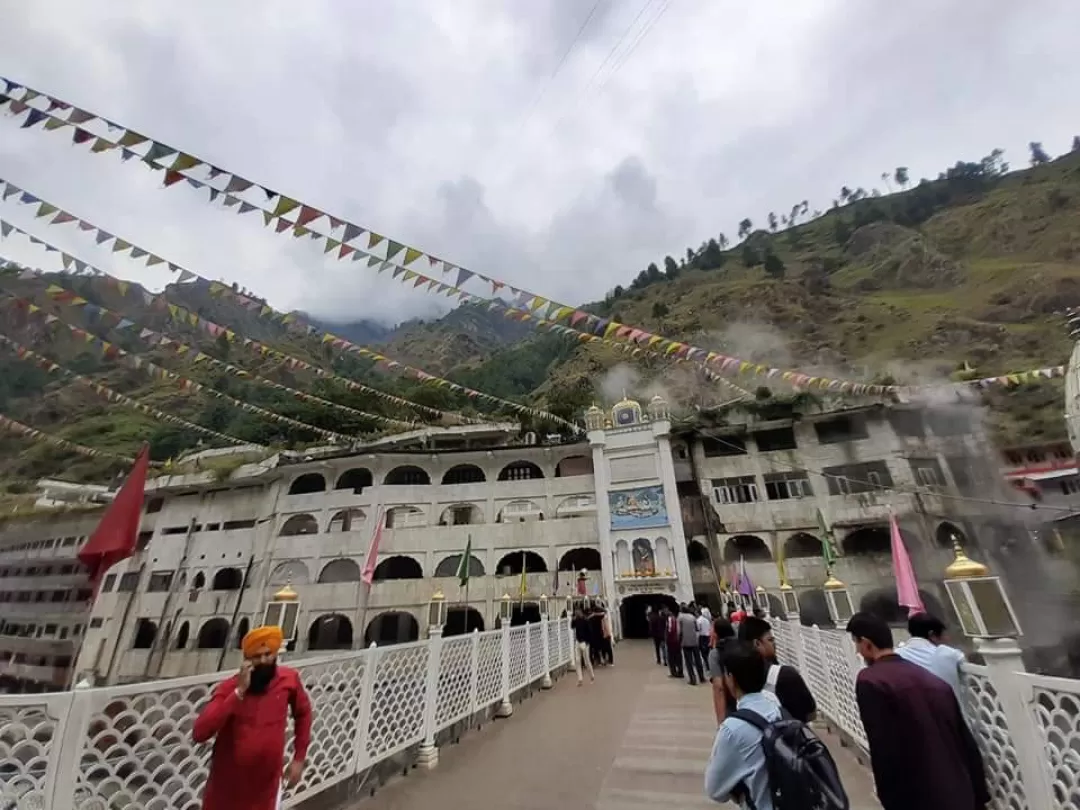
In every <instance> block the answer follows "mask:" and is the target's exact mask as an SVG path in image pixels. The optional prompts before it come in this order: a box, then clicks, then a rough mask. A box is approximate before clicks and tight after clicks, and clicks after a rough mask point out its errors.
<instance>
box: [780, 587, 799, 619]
mask: <svg viewBox="0 0 1080 810" xmlns="http://www.w3.org/2000/svg"><path fill="white" fill-rule="evenodd" d="M780 599H781V600H782V601H783V603H784V613H786V614H787V615H788V618H791V617H792V616H798V615H799V595H798V594H797V593H796V592H795V589H794V588H792V587H791V585H789V584H788V583H787V581H784V582H781V583H780Z"/></svg>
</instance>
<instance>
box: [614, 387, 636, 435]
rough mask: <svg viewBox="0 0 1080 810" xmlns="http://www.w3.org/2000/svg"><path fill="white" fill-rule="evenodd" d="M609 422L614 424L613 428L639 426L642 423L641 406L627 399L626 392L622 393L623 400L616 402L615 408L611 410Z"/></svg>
mask: <svg viewBox="0 0 1080 810" xmlns="http://www.w3.org/2000/svg"><path fill="white" fill-rule="evenodd" d="M611 421H612V422H613V423H614V424H615V427H630V426H631V425H640V424H641V422H642V418H641V405H639V404H638V403H637V402H635V401H634V400H632V399H629V398H627V396H626V392H625V391H623V398H622V399H621V400H619V401H618V402H616V403H615V407H614V408H612V409H611Z"/></svg>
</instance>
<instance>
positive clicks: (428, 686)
mask: <svg viewBox="0 0 1080 810" xmlns="http://www.w3.org/2000/svg"><path fill="white" fill-rule="evenodd" d="M442 651H443V637H442V633H441V632H439V633H432V635H431V638H430V639H429V640H428V656H427V675H426V677H425V678H424V741H423V742H422V743H420V751H419V753H418V754H417V757H416V764H417V765H419V766H420V767H421V768H428V769H431V768H434V767H435V766H436V765H438V764H439V749H438V747H437V746H436V745H435V714H436V711H437V710H438V706H439V666H440V664H441V662H442Z"/></svg>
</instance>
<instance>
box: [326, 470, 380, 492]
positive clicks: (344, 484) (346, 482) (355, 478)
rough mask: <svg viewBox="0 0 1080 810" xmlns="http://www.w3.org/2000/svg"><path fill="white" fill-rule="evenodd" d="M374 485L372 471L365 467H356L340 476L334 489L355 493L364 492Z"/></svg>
mask: <svg viewBox="0 0 1080 810" xmlns="http://www.w3.org/2000/svg"><path fill="white" fill-rule="evenodd" d="M372 484H373V480H372V477H371V470H367V469H365V468H363V467H354V468H353V469H351V470H346V471H345V472H343V473H342V474H341V475H340V476H338V480H337V483H335V484H334V489H351V490H352V491H353V492H363V491H364V490H365V489H366V488H367V487H370V486H371V485H372Z"/></svg>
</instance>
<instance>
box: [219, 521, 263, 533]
mask: <svg viewBox="0 0 1080 810" xmlns="http://www.w3.org/2000/svg"><path fill="white" fill-rule="evenodd" d="M254 528H255V521H254V520H226V521H225V522H224V523H222V524H221V529H222V531H226V532H231V531H235V530H236V529H254Z"/></svg>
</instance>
